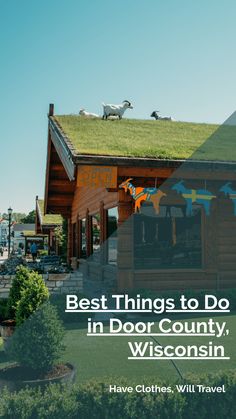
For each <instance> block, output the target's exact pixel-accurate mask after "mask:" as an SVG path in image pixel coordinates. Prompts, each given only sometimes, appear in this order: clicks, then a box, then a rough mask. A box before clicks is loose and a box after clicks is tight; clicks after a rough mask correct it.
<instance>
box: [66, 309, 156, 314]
mask: <svg viewBox="0 0 236 419" xmlns="http://www.w3.org/2000/svg"><path fill="white" fill-rule="evenodd" d="M65 312H66V313H152V310H73V309H70V310H65Z"/></svg>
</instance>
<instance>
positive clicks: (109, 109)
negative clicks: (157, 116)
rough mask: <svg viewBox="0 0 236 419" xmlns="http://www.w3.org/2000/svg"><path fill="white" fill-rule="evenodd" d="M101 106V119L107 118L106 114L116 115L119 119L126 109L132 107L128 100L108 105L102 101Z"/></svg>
mask: <svg viewBox="0 0 236 419" xmlns="http://www.w3.org/2000/svg"><path fill="white" fill-rule="evenodd" d="M102 106H103V117H102V119H107V118H108V116H118V117H119V119H121V118H122V116H123V114H124V112H125V111H126V109H133V105H132V104H131V103H130V102H129V101H128V100H124V101H123V102H122V103H121V104H120V105H108V104H105V103H103V104H102Z"/></svg>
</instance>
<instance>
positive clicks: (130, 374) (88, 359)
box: [64, 315, 236, 383]
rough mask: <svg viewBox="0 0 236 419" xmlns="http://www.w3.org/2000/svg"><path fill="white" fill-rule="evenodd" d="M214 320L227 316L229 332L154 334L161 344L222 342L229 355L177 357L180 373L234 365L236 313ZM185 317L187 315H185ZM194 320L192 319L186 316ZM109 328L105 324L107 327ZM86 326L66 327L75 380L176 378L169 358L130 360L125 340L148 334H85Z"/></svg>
mask: <svg viewBox="0 0 236 419" xmlns="http://www.w3.org/2000/svg"><path fill="white" fill-rule="evenodd" d="M216 319H217V321H220V322H223V321H226V319H227V326H228V328H229V329H230V332H231V334H230V335H229V336H226V337H224V338H209V337H187V338H183V337H175V338H172V337H161V338H157V339H158V340H159V341H160V343H161V344H163V345H166V344H171V345H172V344H173V345H177V344H178V345H183V344H184V345H186V343H187V342H188V343H189V344H193V345H194V344H195V345H196V344H198V345H201V344H207V343H208V342H209V341H212V342H214V343H215V344H217V345H224V346H225V353H226V356H231V360H230V361H185V360H182V361H181V360H178V361H176V364H177V366H178V368H179V369H180V370H181V372H182V374H183V375H185V374H187V373H195V374H202V373H205V372H213V373H214V372H218V371H219V369H221V370H229V369H232V368H235V365H236V364H235V361H236V354H235V349H234V348H235V345H236V334H235V321H236V315H232V316H227V317H226V316H225V317H223V316H217V318H216ZM184 320H185V321H186V319H184ZM189 320H193V319H189ZM195 320H201V321H207V320H208V318H204V317H201V318H199V319H197V318H195ZM104 331H107V332H108V328H106V330H104ZM86 333H87V327H86V325H85V327H84V328H81V329H73V328H71V329H70V330H68V331H67V334H66V339H65V342H66V346H67V350H66V354H65V356H64V359H65V360H67V361H70V362H72V363H73V364H74V365H75V366H76V368H77V381H78V382H84V381H87V380H89V379H93V378H94V379H98V380H105V381H109V382H111V383H112V379H111V377H116V380H115V381H114V383H117V382H118V381H119V379H120V378H121V377H122V378H123V377H124V378H126V379H129V380H131V381H132V380H134V381H135V380H137V382H140V380H142V378H144V377H146V378H150V379H151V380H152V382H153V383H155V380H158V379H162V380H168V381H172V380H175V379H176V378H177V373H176V371H175V369H174V367H173V365H172V364H171V362H170V361H130V360H128V359H127V357H128V356H129V355H130V351H129V347H128V341H132V340H133V341H139V340H142V341H144V340H148V341H149V340H151V339H150V338H149V337H143V338H136V337H130V338H129V337H87V336H86Z"/></svg>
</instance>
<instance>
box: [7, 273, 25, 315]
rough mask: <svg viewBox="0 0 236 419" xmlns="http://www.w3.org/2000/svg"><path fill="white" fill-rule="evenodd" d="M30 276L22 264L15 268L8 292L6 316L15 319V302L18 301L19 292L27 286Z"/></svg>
mask: <svg viewBox="0 0 236 419" xmlns="http://www.w3.org/2000/svg"><path fill="white" fill-rule="evenodd" d="M29 278H30V271H29V269H28V268H26V267H25V266H23V265H20V266H19V267H18V268H17V271H16V275H15V278H14V279H13V282H12V286H11V289H10V293H9V298H8V305H7V316H8V318H12V319H15V315H16V308H17V304H18V302H19V301H20V298H21V293H22V291H23V290H24V289H26V288H27V284H28V281H29Z"/></svg>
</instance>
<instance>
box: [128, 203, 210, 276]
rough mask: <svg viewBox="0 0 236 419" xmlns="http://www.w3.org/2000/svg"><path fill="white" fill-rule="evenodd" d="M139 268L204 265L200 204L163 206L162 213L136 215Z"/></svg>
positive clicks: (135, 233) (135, 251) (136, 244)
mask: <svg viewBox="0 0 236 419" xmlns="http://www.w3.org/2000/svg"><path fill="white" fill-rule="evenodd" d="M134 265H135V268H136V269H147V268H149V269H178V268H185V269H193V268H201V266H202V245H201V208H200V207H199V206H197V205H195V206H194V207H193V214H192V216H186V210H185V206H180V205H179V206H161V207H160V214H159V215H158V216H157V215H153V214H152V216H147V215H144V214H135V215H134Z"/></svg>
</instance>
